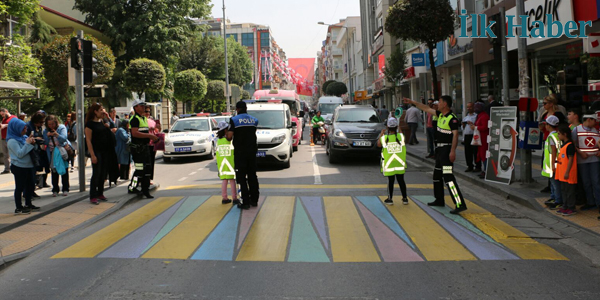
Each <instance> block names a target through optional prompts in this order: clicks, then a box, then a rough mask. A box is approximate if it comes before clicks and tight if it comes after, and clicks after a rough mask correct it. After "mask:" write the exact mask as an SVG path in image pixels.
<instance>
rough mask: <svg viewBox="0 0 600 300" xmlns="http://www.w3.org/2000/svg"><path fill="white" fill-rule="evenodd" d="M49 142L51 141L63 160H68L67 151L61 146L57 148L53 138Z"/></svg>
mask: <svg viewBox="0 0 600 300" xmlns="http://www.w3.org/2000/svg"><path fill="white" fill-rule="evenodd" d="M50 140H51V141H52V144H54V148H56V149H58V151H59V153H60V157H62V159H63V160H69V152H67V149H65V147H63V146H57V145H56V142H55V141H54V138H50Z"/></svg>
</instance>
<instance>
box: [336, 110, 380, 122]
mask: <svg viewBox="0 0 600 300" xmlns="http://www.w3.org/2000/svg"><path fill="white" fill-rule="evenodd" d="M335 122H339V123H380V122H381V121H380V120H379V117H378V116H377V112H375V110H370V109H340V110H339V111H338V113H337V116H336V117H335Z"/></svg>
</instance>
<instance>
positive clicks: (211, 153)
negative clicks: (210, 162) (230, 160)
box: [208, 145, 215, 159]
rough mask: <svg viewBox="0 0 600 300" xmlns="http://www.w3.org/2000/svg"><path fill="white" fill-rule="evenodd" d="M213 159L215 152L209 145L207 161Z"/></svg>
mask: <svg viewBox="0 0 600 300" xmlns="http://www.w3.org/2000/svg"><path fill="white" fill-rule="evenodd" d="M214 157H215V150H214V147H213V146H212V145H211V146H210V154H208V159H213V158H214Z"/></svg>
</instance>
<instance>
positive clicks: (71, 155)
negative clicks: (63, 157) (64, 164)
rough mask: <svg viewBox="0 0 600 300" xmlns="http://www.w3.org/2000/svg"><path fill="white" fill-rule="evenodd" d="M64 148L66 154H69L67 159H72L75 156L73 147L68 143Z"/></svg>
mask: <svg viewBox="0 0 600 300" xmlns="http://www.w3.org/2000/svg"><path fill="white" fill-rule="evenodd" d="M65 150H67V154H68V156H69V159H68V160H71V159H74V158H75V156H76V155H75V150H74V149H73V147H71V146H70V145H65Z"/></svg>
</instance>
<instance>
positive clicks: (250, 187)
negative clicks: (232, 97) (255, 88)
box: [227, 101, 260, 209]
mask: <svg viewBox="0 0 600 300" xmlns="http://www.w3.org/2000/svg"><path fill="white" fill-rule="evenodd" d="M235 109H236V111H237V115H236V116H235V117H232V118H231V120H230V121H229V132H227V140H228V141H233V154H234V162H235V178H236V181H237V183H238V184H239V185H240V190H241V192H242V203H240V204H239V205H238V208H240V209H249V208H250V205H252V206H255V207H256V206H258V198H259V196H260V187H259V184H258V177H257V176H256V151H257V150H258V148H257V138H256V128H257V126H258V119H257V118H255V117H253V116H251V115H249V114H248V111H247V110H248V108H247V106H246V102H244V101H239V102H238V103H237V104H236V105H235Z"/></svg>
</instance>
